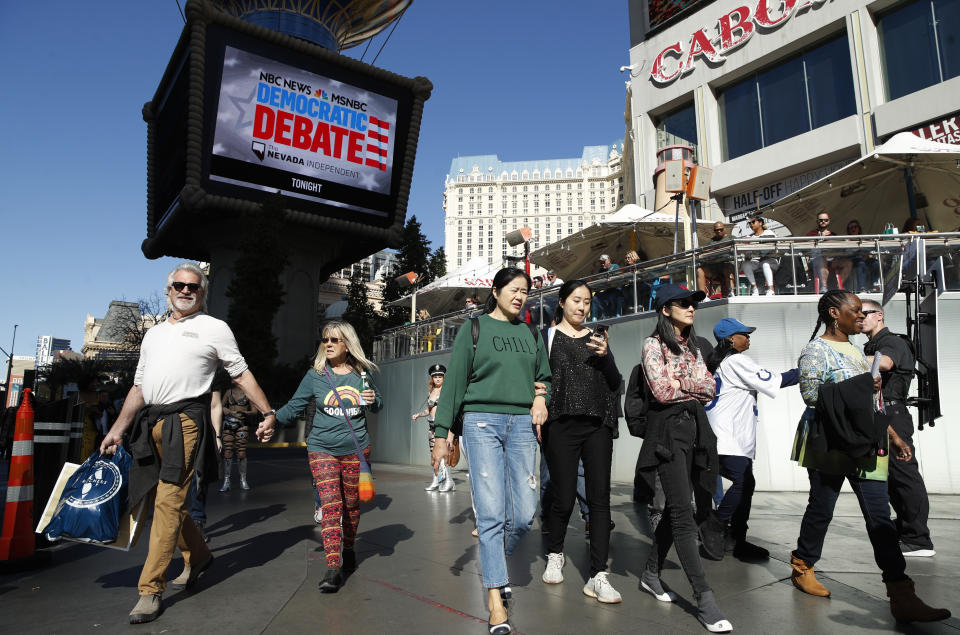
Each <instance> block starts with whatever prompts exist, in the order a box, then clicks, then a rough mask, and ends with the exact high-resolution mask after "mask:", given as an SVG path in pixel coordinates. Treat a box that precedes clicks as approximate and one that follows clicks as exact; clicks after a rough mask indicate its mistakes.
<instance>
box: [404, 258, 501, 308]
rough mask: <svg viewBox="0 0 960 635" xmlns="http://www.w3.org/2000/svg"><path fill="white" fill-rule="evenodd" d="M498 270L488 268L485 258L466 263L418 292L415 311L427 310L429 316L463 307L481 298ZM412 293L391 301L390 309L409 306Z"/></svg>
mask: <svg viewBox="0 0 960 635" xmlns="http://www.w3.org/2000/svg"><path fill="white" fill-rule="evenodd" d="M500 269H501V267H500V266H499V265H491V264H490V263H488V262H487V259H486V258H473V259H471V260H468V261H467V262H466V264H464V265H463V267H461V268H460V269H459V270H458V271H455V272H453V273H448V274H447V275H445V276H443V277H442V278H437V279H436V280H434V281H433V282H431V283H430V284H428V285H425V286H424V287H423V288H422V289H419V290H418V291H417V310H418V311H419V310H420V309H426V310H427V311H429V312H430V315H443V314H444V313H450V312H451V311H458V310H460V309H462V308H463V303H464V301H465V300H466V299H467V298H468V297H469V296H471V295H474V294H478V295H479V296H480V298H481V299H483V298H485V297H486V293H485V292H486V291H489V290H490V287H491V286H492V285H493V277H494V276H495V275H496V274H497V271H499V270H500ZM412 300H413V294H410V295H408V296H405V297H402V298H400V299H399V300H396V301H394V302H391V304H392V305H393V306H405V307H409V306H410V304H411V302H412Z"/></svg>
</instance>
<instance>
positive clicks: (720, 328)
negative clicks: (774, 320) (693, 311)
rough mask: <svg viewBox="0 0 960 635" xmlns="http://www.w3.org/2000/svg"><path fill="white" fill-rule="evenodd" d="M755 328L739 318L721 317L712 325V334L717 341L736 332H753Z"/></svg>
mask: <svg viewBox="0 0 960 635" xmlns="http://www.w3.org/2000/svg"><path fill="white" fill-rule="evenodd" d="M756 330H757V327H755V326H747V325H746V324H744V323H743V322H741V321H740V320H735V319H733V318H723V319H722V320H720V321H719V322H717V324H716V326H714V327H713V336H714V337H715V338H717V341H718V342H719V341H720V340H722V339H723V338H725V337H730V336H731V335H736V334H737V333H753V332H754V331H756Z"/></svg>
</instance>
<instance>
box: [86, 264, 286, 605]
mask: <svg viewBox="0 0 960 635" xmlns="http://www.w3.org/2000/svg"><path fill="white" fill-rule="evenodd" d="M166 293H167V304H168V306H169V309H170V315H169V317H168V318H167V319H166V320H165V321H163V322H161V323H159V324H157V325H156V326H154V327H153V328H151V329H150V330H149V331H147V334H146V336H145V337H144V338H143V343H142V345H141V347H140V360H139V362H138V363H137V372H136V375H135V377H134V382H133V383H134V385H133V388H131V389H130V392H129V393H128V394H127V399H126V401H125V402H124V404H123V409H122V410H121V411H120V415H119V416H118V417H117V421H116V422H115V423H114V424H113V427H112V428H110V431H109V432H108V433H107V434H106V436H105V437H104V439H103V443H101V445H100V451H101V452H102V453H105V454H112V453H113V452H114V451H116V446H117V445H119V444H121V443H122V442H123V435H124V433H125V432H126V431H127V429H128V428H129V429H130V439H129V441H128V443H127V447H128V448H129V450H130V454H131V456H132V457H133V459H134V461H133V467H132V468H131V471H130V485H129V494H130V507H131V508H133V507H134V506H135V505H136V504H137V503H139V502H140V501H141V500H143V499H144V498H146V499H147V504H149V500H150V499H149V497H150V496H151V495H152V496H153V497H154V511H153V526H152V528H151V530H150V547H149V550H148V552H147V560H146V562H145V563H144V565H143V571H142V572H141V574H140V582H139V584H138V586H139V591H140V600H139V601H138V602H137V604H136V606H135V607H134V608H133V610H132V611H131V612H130V623H131V624H140V623H143V622H150V621H153V620H155V619H156V618H157V617H159V615H160V613H161V612H162V603H161V596H162V595H163V592H164V590H165V588H166V580H165V575H166V570H167V566H168V565H169V564H170V560H171V559H172V558H173V554H174V551H175V549H176V548H177V547H179V548H180V551H181V553H182V554H183V561H184V570H183V573H182V574H181V575H180V576H179V577H178V578H177V579H175V580H173V581H172V582H171V586H177V587H181V588H189V587H190V586H192V585H193V584H194V583H195V582H196V580H197V579H198V578H199V577H200V574H202V573H203V572H204V571H205V570H206V569H207V568H208V567H209V566H210V564H211V563H212V562H213V555H212V554H211V553H210V549H209V548H208V547H207V545H206V543H205V542H204V540H203V536H202V535H201V534H200V532H199V531H197V528H196V526H195V525H194V523H193V521H192V520H191V518H190V515H189V513H188V511H187V509H186V506H185V502H186V498H187V493H188V491H189V489H190V482H191V481H192V479H193V472H194V469H195V468H196V471H197V476H198V479H199V480H200V481H201V483H206V482H211V481H214V480H216V479H217V471H218V458H217V447H216V443H215V441H216V439H215V438H214V437H215V432H214V430H213V428H212V426H211V424H210V386H211V384H212V383H213V376H214V373H215V371H216V369H217V367H218V366H220V365H222V366H223V367H224V368H225V369H226V371H227V373H229V375H230V377H231V378H232V380H233V383H234V384H235V385H237V386H240V387H241V388H242V389H243V391H244V393H245V394H246V395H247V397H248V398H249V399H250V401H251V402H252V403H253V404H254V406H256V408H257V409H258V410H259V411H260V413H261V414H262V415H263V416H264V420H263V422H261V423H260V425H259V427H258V428H257V432H256V436H257V439H259V440H260V441H261V442H265V441H269V440H270V438H271V437H272V436H273V430H274V426H275V424H276V420H275V417H274V414H275V413H274V411H273V410H272V409H271V408H270V403H269V402H268V401H267V397H266V395H264V394H263V390H261V389H260V385H259V384H258V383H257V380H256V379H255V378H254V377H253V374H252V373H251V372H250V370H249V369H248V368H247V363H246V362H245V361H244V359H243V356H242V355H240V351H239V350H238V348H237V342H236V339H235V338H234V337H233V332H232V331H231V330H230V327H229V326H227V324H226V322H223V321H222V320H218V319H216V318H214V317H211V316H209V315H207V314H206V313H204V309H205V308H206V294H207V277H206V275H204V273H203V271H202V270H201V269H200V268H199V267H197V266H196V265H195V264H192V263H183V264H181V265H178V266H177V267H176V268H175V269H174V270H173V271H171V272H170V274H169V275H168V276H167V290H166ZM144 517H146V514H144Z"/></svg>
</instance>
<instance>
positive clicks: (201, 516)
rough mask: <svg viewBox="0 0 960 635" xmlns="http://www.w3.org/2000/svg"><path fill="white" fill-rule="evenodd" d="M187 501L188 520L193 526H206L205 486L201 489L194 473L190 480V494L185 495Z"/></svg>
mask: <svg viewBox="0 0 960 635" xmlns="http://www.w3.org/2000/svg"><path fill="white" fill-rule="evenodd" d="M187 500H189V501H191V502H190V518H192V519H193V522H194V524H196V525H199V526H201V527H202V526H203V525H206V524H207V485H206V484H204V485H203V486H202V487H201V486H200V483H199V482H198V477H197V474H196V472H194V474H193V478H192V479H191V480H190V492H189V493H188V494H187Z"/></svg>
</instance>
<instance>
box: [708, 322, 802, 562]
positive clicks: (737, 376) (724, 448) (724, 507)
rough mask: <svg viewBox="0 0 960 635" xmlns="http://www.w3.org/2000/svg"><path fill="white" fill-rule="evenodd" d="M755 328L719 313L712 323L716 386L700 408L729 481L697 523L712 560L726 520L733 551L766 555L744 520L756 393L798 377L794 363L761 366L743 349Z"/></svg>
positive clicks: (719, 552)
mask: <svg viewBox="0 0 960 635" xmlns="http://www.w3.org/2000/svg"><path fill="white" fill-rule="evenodd" d="M755 330H756V327H753V326H747V325H745V324H743V323H742V322H740V321H739V320H735V319H734V318H723V319H722V320H720V321H719V322H717V324H716V326H714V327H713V336H714V337H715V338H716V340H717V348H716V349H714V358H713V360H712V363H713V364H716V370H715V371H714V377H715V378H716V382H717V390H716V396H715V397H714V399H713V401H711V402H710V403H709V404H707V405H706V406H704V409H705V410H706V411H707V419H709V420H710V427H711V428H712V429H713V433H714V435H716V437H717V454H718V455H719V456H720V475H721V476H723V477H724V478H726V479H728V480H730V481H731V482H732V483H731V485H730V487H729V488H727V491H726V492H725V493H724V495H723V500H722V501H721V502H720V504H719V505H718V506H717V509H716V510H715V511H713V512H712V513H711V514H710V516H709V517H708V518H707V520H706V521H704V522H703V523H702V524H701V525H700V538H701V541H702V544H703V550H704V553H705V554H706V555H707V556H708V557H710V558H711V559H713V560H721V559H722V558H723V552H724V549H725V546H724V543H725V534H726V530H727V525H728V524H729V526H730V536H731V538H733V541H734V549H733V555H734V556H736V557H737V558H742V559H744V560H766V559H767V558H769V557H770V554H769V553H768V552H767V550H766V549H764V548H762V547H759V546H757V545H754V544H752V543H749V542H747V520H748V519H749V518H750V506H751V503H752V501H753V490H754V487H755V486H756V481H755V479H754V477H753V459H754V458H755V457H756V451H757V423H758V416H757V415H758V413H757V393H758V392H759V393H763V394H764V395H766V396H767V397H770V398H771V399H773V398H776V396H777V391H779V390H780V389H781V388H786V387H787V386H793V385H795V384H796V383H798V381H799V373H798V371H797V369H793V370H789V371H787V372H785V373H779V372H776V371H772V370H767V369H766V368H762V367H761V366H760V365H759V364H757V363H756V362H755V361H753V360H752V359H750V358H749V357H747V356H746V355H744V354H743V352H744V351H746V350H747V349H749V348H750V334H751V333H753V332H754V331H755Z"/></svg>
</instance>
